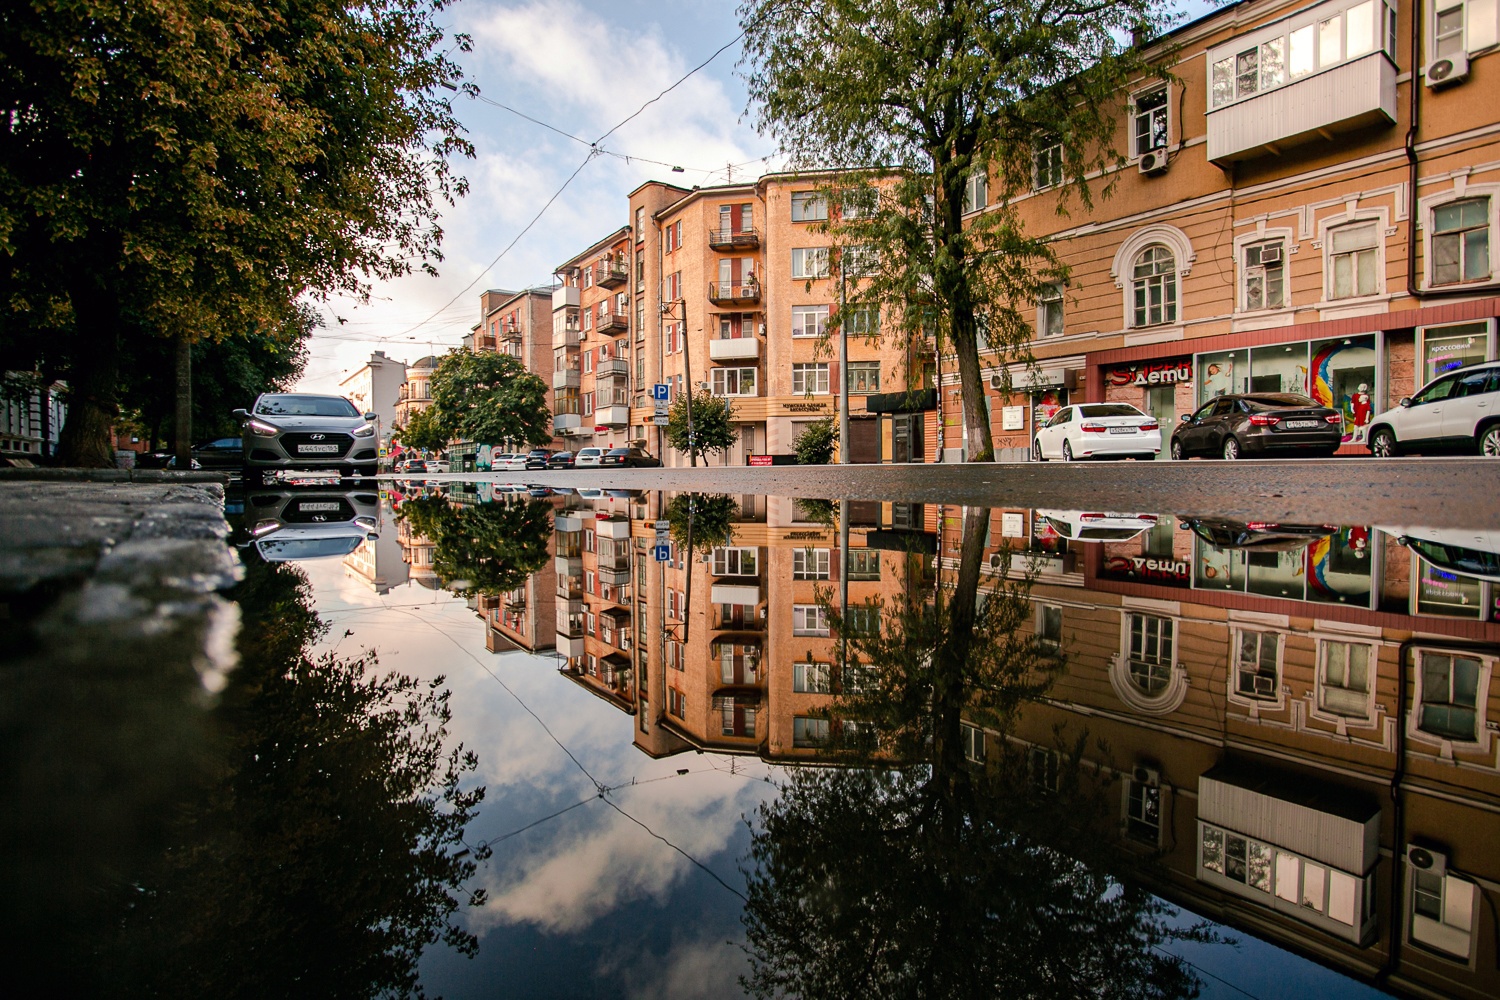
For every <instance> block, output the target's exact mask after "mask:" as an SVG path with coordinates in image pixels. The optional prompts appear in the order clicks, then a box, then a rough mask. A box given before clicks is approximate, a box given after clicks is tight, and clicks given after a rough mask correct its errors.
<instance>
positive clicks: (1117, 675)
mask: <svg viewBox="0 0 1500 1000" xmlns="http://www.w3.org/2000/svg"><path fill="white" fill-rule="evenodd" d="M1136 618H1153V619H1159V620H1161V621H1163V622H1167V623H1170V624H1171V628H1172V636H1171V643H1172V651H1171V656H1170V658H1169V659H1168V660H1166V661H1162V662H1159V663H1157V664H1156V665H1157V666H1161V667H1165V668H1166V682H1165V684H1164V685H1163V687H1162V690H1160V691H1158V692H1156V693H1155V694H1151V693H1149V692H1148V691H1146V690H1145V689H1144V688H1142V687H1140V686H1139V685H1138V684H1137V683H1136V680H1135V677H1134V676H1133V674H1132V671H1131V658H1130V638H1131V631H1132V621H1133V620H1134V619H1136ZM1180 631H1181V618H1180V616H1179V615H1178V614H1177V613H1175V611H1174V612H1163V611H1158V610H1154V609H1147V608H1126V609H1125V610H1123V611H1122V612H1121V614H1120V651H1119V653H1117V654H1116V655H1115V657H1114V658H1113V660H1112V662H1111V664H1110V671H1109V681H1110V686H1111V687H1113V688H1114V691H1115V695H1116V696H1117V697H1118V698H1119V699H1120V700H1121V701H1122V702H1124V703H1125V704H1126V705H1127V706H1128V707H1129V708H1131V709H1132V710H1133V711H1135V712H1138V713H1139V714H1141V715H1167V714H1168V713H1170V712H1174V711H1176V710H1177V708H1178V707H1179V706H1180V705H1181V704H1182V700H1183V698H1185V697H1186V696H1187V677H1186V675H1185V673H1184V671H1183V670H1182V666H1181V663H1180V661H1179V654H1180V652H1181V646H1182V643H1181V639H1182V637H1181V635H1180V634H1179V633H1180Z"/></svg>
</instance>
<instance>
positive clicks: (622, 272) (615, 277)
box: [594, 260, 630, 288]
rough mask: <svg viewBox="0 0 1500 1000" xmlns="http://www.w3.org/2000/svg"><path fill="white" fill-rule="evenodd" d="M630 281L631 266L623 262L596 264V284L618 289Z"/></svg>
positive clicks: (602, 261) (603, 261) (612, 261)
mask: <svg viewBox="0 0 1500 1000" xmlns="http://www.w3.org/2000/svg"><path fill="white" fill-rule="evenodd" d="M629 280H630V265H629V264H627V263H626V262H625V261H623V260H601V261H597V262H596V263H595V264H594V284H596V285H599V286H601V287H603V288H618V287H619V286H621V285H623V284H625V282H627V281H629Z"/></svg>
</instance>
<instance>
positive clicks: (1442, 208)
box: [1432, 198, 1490, 285]
mask: <svg viewBox="0 0 1500 1000" xmlns="http://www.w3.org/2000/svg"><path fill="white" fill-rule="evenodd" d="M1489 216H1490V200H1489V199H1488V198H1465V199H1464V200H1462V201H1452V202H1449V203H1448V204H1446V205H1439V206H1438V207H1437V208H1434V209H1433V210H1432V283H1433V284H1434V285H1451V284H1455V283H1457V282H1460V281H1479V280H1482V279H1484V278H1488V277H1489V276H1490V218H1489Z"/></svg>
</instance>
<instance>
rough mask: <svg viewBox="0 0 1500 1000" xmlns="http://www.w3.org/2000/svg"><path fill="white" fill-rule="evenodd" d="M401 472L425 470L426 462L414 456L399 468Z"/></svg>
mask: <svg viewBox="0 0 1500 1000" xmlns="http://www.w3.org/2000/svg"><path fill="white" fill-rule="evenodd" d="M401 471H402V472H426V471H428V470H427V463H426V462H425V461H423V460H422V459H420V458H414V459H412V460H411V461H409V462H407V463H406V464H405V465H404V466H403V467H402V469H401Z"/></svg>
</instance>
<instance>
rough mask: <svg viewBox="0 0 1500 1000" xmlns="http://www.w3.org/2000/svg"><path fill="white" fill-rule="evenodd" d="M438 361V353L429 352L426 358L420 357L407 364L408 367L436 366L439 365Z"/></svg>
mask: <svg viewBox="0 0 1500 1000" xmlns="http://www.w3.org/2000/svg"><path fill="white" fill-rule="evenodd" d="M438 363H439V358H438V356H437V355H436V354H429V355H427V357H425V358H418V359H417V360H415V361H413V362H412V363H411V364H409V365H407V367H408V368H436V367H437V366H438Z"/></svg>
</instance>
